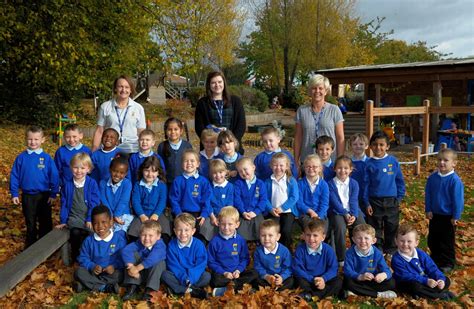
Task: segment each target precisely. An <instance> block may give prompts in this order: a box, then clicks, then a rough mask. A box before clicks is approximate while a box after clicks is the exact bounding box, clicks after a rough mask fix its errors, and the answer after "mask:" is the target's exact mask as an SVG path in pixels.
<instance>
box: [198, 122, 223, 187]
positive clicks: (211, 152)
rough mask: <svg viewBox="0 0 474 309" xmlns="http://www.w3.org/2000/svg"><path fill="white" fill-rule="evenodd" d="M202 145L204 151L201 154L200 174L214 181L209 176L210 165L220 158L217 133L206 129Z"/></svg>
mask: <svg viewBox="0 0 474 309" xmlns="http://www.w3.org/2000/svg"><path fill="white" fill-rule="evenodd" d="M201 143H202V145H203V146H204V149H203V150H201V151H200V152H199V160H200V161H201V165H199V174H200V175H202V176H204V177H206V178H207V179H209V180H211V181H212V177H211V175H210V174H209V163H210V162H211V160H213V159H216V158H217V157H218V156H219V147H217V133H216V132H214V130H212V129H204V130H202V132H201Z"/></svg>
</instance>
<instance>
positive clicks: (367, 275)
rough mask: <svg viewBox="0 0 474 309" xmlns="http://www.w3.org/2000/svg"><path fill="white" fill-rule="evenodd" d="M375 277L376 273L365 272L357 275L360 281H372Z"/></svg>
mask: <svg viewBox="0 0 474 309" xmlns="http://www.w3.org/2000/svg"><path fill="white" fill-rule="evenodd" d="M373 279H374V274H372V273H363V274H360V275H359V276H357V280H359V281H372V280H373Z"/></svg>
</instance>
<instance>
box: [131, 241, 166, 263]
mask: <svg viewBox="0 0 474 309" xmlns="http://www.w3.org/2000/svg"><path fill="white" fill-rule="evenodd" d="M137 257H139V258H140V260H141V262H140V264H142V265H143V267H144V268H145V269H148V268H151V267H153V266H155V265H156V264H158V263H159V262H161V261H164V260H166V245H165V242H164V241H163V239H161V238H160V239H158V241H157V242H156V243H155V244H154V245H153V247H151V249H148V248H147V247H145V246H143V245H142V243H141V242H140V239H139V240H137V241H135V242H132V243H130V244H128V245H127V246H125V248H123V249H122V261H123V263H124V264H125V266H126V265H127V264H128V263H131V264H134V265H138V264H137Z"/></svg>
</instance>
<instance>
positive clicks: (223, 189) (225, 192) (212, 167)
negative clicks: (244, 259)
mask: <svg viewBox="0 0 474 309" xmlns="http://www.w3.org/2000/svg"><path fill="white" fill-rule="evenodd" d="M209 172H210V175H211V177H212V183H211V190H212V195H211V208H212V209H211V210H212V212H211V214H210V216H209V218H210V221H211V225H212V226H213V227H214V235H215V234H216V233H217V232H218V229H217V227H218V226H219V224H218V222H217V216H218V215H219V212H220V211H221V209H222V208H223V207H225V206H233V205H234V185H233V184H232V183H230V182H229V181H228V180H227V175H228V171H227V166H226V164H225V162H224V161H223V160H222V159H214V160H211V162H209ZM214 235H213V236H214Z"/></svg>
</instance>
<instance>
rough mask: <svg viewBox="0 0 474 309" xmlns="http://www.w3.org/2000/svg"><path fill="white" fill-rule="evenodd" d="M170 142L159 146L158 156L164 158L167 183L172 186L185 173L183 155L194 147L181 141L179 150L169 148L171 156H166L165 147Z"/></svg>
mask: <svg viewBox="0 0 474 309" xmlns="http://www.w3.org/2000/svg"><path fill="white" fill-rule="evenodd" d="M166 143H168V141H164V142H161V143H160V144H159V145H158V151H157V152H158V154H159V155H160V156H161V157H162V158H163V162H164V164H165V167H166V183H167V184H168V185H171V184H172V183H173V181H174V179H175V178H176V177H177V176H179V175H181V174H182V173H183V166H182V165H183V162H182V161H183V153H184V151H185V150H186V149H193V146H192V145H191V144H190V143H189V142H188V141H185V140H181V145H180V147H179V149H178V150H174V149H173V148H171V147H169V154H168V155H167V154H165V145H166Z"/></svg>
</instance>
